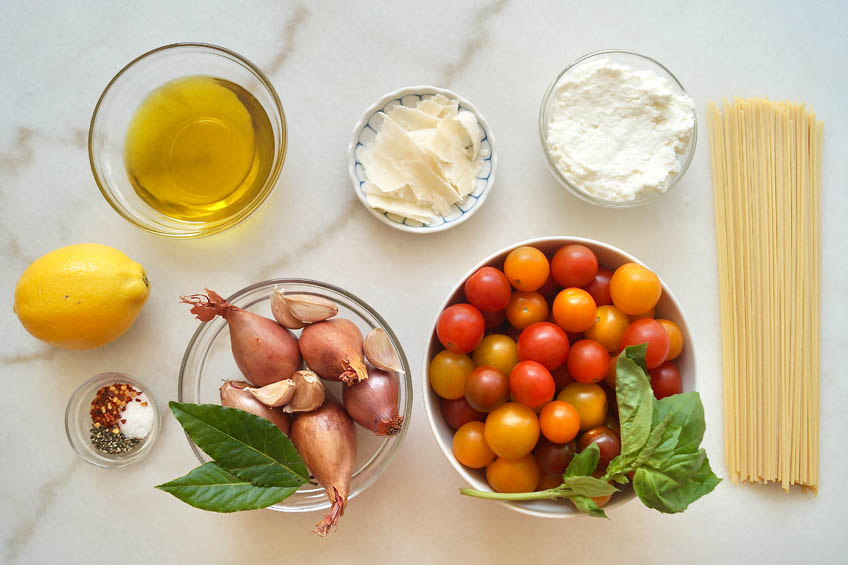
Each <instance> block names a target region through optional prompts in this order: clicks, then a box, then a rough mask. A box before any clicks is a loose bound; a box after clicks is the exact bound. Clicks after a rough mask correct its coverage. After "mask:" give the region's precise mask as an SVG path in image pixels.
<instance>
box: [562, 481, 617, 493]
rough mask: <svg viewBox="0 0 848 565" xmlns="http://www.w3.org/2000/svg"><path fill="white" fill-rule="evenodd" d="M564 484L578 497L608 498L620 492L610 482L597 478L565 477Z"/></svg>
mask: <svg viewBox="0 0 848 565" xmlns="http://www.w3.org/2000/svg"><path fill="white" fill-rule="evenodd" d="M563 484H564V485H565V487H566V488H568V489H569V490H571V491H574V494H575V495H577V496H590V497H591V496H606V495H608V494H612V493H614V492H618V489H617V488H615V487H614V486H612V485H611V484H609V483H608V482H606V481H602V480H601V479H596V478H595V477H577V476H575V477H565V478H564V479H563Z"/></svg>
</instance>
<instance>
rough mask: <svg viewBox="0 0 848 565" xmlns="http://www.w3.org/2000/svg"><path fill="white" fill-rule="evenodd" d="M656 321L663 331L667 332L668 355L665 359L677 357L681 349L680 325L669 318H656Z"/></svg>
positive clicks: (669, 359)
mask: <svg viewBox="0 0 848 565" xmlns="http://www.w3.org/2000/svg"><path fill="white" fill-rule="evenodd" d="M657 322H659V323H660V325H661V326H662V327H663V329H664V330H665V333H667V334H668V355H667V356H666V360H667V361H671V360H672V359H677V358H678V357H679V356H680V353H681V352H682V351H683V333H682V332H681V331H680V327H679V326H678V325H677V324H675V323H674V322H672V321H671V320H663V319H662V318H657Z"/></svg>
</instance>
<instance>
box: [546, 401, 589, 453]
mask: <svg viewBox="0 0 848 565" xmlns="http://www.w3.org/2000/svg"><path fill="white" fill-rule="evenodd" d="M539 424H540V426H541V428H542V435H543V436H545V437H546V438H547V439H548V440H550V441H552V442H553V443H568V442H569V441H571V440H573V439H574V438H576V437H577V432H579V431H580V414H578V413H577V410H576V409H575V408H574V406H572V405H571V404H569V403H568V402H563V401H562V400H554V401H552V402H548V403H547V404H545V407H544V408H542V413H541V414H540V415H539Z"/></svg>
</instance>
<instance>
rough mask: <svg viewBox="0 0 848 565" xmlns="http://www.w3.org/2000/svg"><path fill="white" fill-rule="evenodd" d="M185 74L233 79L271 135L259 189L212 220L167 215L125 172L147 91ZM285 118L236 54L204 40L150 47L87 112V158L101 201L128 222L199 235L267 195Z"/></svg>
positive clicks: (276, 170) (263, 81)
mask: <svg viewBox="0 0 848 565" xmlns="http://www.w3.org/2000/svg"><path fill="white" fill-rule="evenodd" d="M189 75H207V76H213V77H216V78H222V79H226V80H229V81H231V82H234V83H236V84H238V85H239V86H241V87H243V88H244V89H246V90H247V91H248V92H250V93H251V94H252V95H253V96H254V97H255V98H256V100H258V101H259V102H260V103H261V104H262V107H263V108H264V109H265V113H266V114H267V115H268V119H269V120H270V121H271V128H272V130H273V135H274V161H273V163H272V164H271V168H270V172H269V173H268V177H267V178H266V179H265V183H264V184H263V186H262V189H261V190H260V191H259V192H258V193H257V194H256V196H255V197H254V199H253V201H251V202H250V203H248V204H247V205H245V206H244V207H242V208H241V209H239V210H238V211H237V212H235V213H234V214H233V215H232V216H229V217H227V218H223V219H220V220H215V221H212V222H190V221H185V220H178V219H175V218H171V217H168V216H166V215H164V214H162V213H160V212H158V211H157V210H155V209H153V208H152V207H151V206H150V205H148V204H147V203H146V202H144V200H142V198H141V197H139V195H138V194H137V193H136V191H135V189H134V188H133V186H132V183H131V182H130V179H129V176H128V175H127V170H126V165H125V162H124V146H125V143H126V135H127V130H128V128H129V124H130V121H131V119H132V117H133V115H134V114H135V111H136V109H137V108H138V107H139V105H140V104H141V103H142V101H143V100H144V99H145V98H146V97H147V95H148V94H150V92H152V91H153V90H155V89H157V88H158V87H160V86H162V85H163V84H165V83H167V82H169V81H171V80H174V79H177V78H180V77H184V76H189ZM286 143H287V135H286V119H285V115H284V114H283V106H282V104H281V103H280V99H279V97H278V96H277V93H276V91H275V90H274V87H273V86H272V85H271V81H270V80H268V77H266V76H265V75H264V74H263V73H262V71H260V70H259V69H258V68H257V67H256V66H255V65H254V64H253V63H251V62H250V61H248V60H247V59H245V58H244V57H242V56H241V55H239V54H237V53H234V52H232V51H230V50H229V49H224V48H223V47H218V46H215V45H207V44H203V43H175V44H173V45H165V46H164V47H159V48H157V49H154V50H152V51H149V52H147V53H145V54H143V55H141V56H139V57H137V58H136V59H134V60H133V61H131V62H130V63H129V64H128V65H127V66H125V67H124V68H123V69H121V70H120V71H119V72H118V74H117V75H115V77H114V78H113V79H112V80H111V81H110V82H109V84H108V85H106V89H105V90H104V91H103V94H101V95H100V100H98V102H97V106H96V107H95V108H94V114H93V115H92V117H91V127H90V129H89V132H88V158H89V161H90V162H91V171H92V173H93V174H94V180H95V182H97V186H98V187H99V188H100V192H101V193H103V196H104V197H105V198H106V201H107V202H109V204H110V205H111V206H112V208H114V209H115V211H116V212H118V213H119V214H120V215H121V216H123V217H124V218H126V219H127V220H129V221H130V222H131V223H132V224H133V225H135V226H137V227H139V228H141V229H143V230H146V231H149V232H151V233H155V234H158V235H165V236H170V237H184V238H185V237H200V236H204V235H211V234H213V233H217V232H220V231H223V230H225V229H227V228H230V227H232V226H234V225H236V224H238V223H239V222H241V221H242V220H244V219H246V218H247V217H248V216H250V215H251V214H252V213H253V212H255V211H256V210H257V209H258V208H259V206H261V205H262V203H263V202H265V200H266V199H267V198H268V195H269V194H271V191H272V190H273V188H274V185H275V184H276V182H277V178H278V177H279V176H280V171H281V170H282V168H283V162H284V161H285V157H286Z"/></svg>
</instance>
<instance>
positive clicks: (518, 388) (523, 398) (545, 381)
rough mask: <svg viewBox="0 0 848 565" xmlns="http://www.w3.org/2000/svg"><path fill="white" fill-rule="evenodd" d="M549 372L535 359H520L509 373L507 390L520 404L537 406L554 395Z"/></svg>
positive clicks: (553, 386) (552, 382) (553, 385)
mask: <svg viewBox="0 0 848 565" xmlns="http://www.w3.org/2000/svg"><path fill="white" fill-rule="evenodd" d="M555 389H556V385H555V384H554V378H553V376H551V372H550V371H548V370H547V369H546V368H545V366H544V365H542V364H541V363H537V362H536V361H521V362H519V363H518V365H516V366H515V367H513V369H512V371H511V372H510V373H509V391H510V392H511V393H512V396H513V397H514V398H515V400H517V401H518V402H520V403H521V404H523V405H525V406H528V407H530V408H539V407H540V406H542V405H543V404H544V403H546V402H548V401H550V400H551V399H552V398H553V397H554V392H555Z"/></svg>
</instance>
